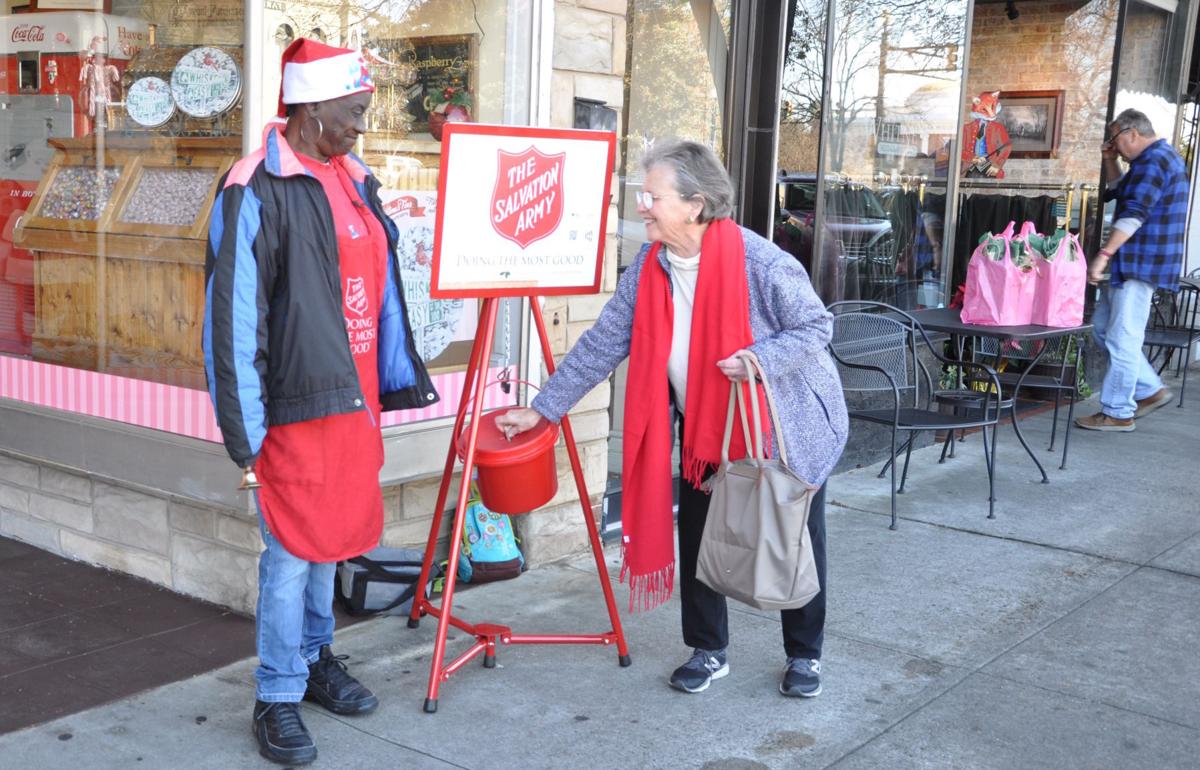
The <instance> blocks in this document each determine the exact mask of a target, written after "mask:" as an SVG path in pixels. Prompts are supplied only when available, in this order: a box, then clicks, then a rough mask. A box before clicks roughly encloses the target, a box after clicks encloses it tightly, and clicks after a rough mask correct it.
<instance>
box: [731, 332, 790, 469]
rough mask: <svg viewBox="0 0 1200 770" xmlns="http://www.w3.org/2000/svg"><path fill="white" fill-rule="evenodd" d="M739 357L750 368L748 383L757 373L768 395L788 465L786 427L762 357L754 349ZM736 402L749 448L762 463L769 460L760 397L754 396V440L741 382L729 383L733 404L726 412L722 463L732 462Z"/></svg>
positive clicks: (781, 458) (772, 418)
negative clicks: (753, 439)
mask: <svg viewBox="0 0 1200 770" xmlns="http://www.w3.org/2000/svg"><path fill="white" fill-rule="evenodd" d="M738 358H739V360H741V362H742V365H743V366H744V367H745V368H746V380H747V382H749V383H751V384H753V383H754V380H755V377H756V376H757V378H758V381H759V383H760V384H761V385H762V389H763V393H764V394H765V395H766V397H767V413H768V414H769V415H770V416H771V424H772V426H773V427H774V429H775V438H776V440H777V441H778V442H779V459H780V460H782V461H783V464H784V465H788V458H787V446H786V444H785V443H784V438H783V426H782V425H781V424H780V422H779V410H778V409H777V408H776V406H775V396H774V394H773V393H772V391H771V385H770V383H769V382H768V381H767V373H766V372H765V371H764V370H763V368H762V363H760V362H759V360H758V356H756V355H754V354H753V353H751V352H750V351H745V352H743V353H742V354H741V355H740V356H738ZM735 404H736V405H737V411H738V416H739V417H740V418H741V423H742V432H743V435H744V436H745V437H746V449H747V451H749V452H750V453H751V456H752V457H753V458H754V459H755V460H756V461H757V462H758V463H759V464H760V465H761V464H762V462H763V461H764V460H766V459H767V451H766V443H765V440H764V438H763V435H762V416H761V414H760V412H759V406H758V398H757V397H754V398H751V399H750V411H751V413H752V414H753V423H754V438H755V439H756V441H755V442H753V443H751V440H750V438H751V437H750V428H749V426H748V425H747V414H746V404H745V401H744V397H743V395H742V387H741V383H737V382H731V383H729V407H728V409H727V411H726V414H725V435H724V438H723V439H722V441H721V464H722V465H728V464H729V440H730V438H731V437H732V434H733V412H734V405H735ZM789 467H790V466H789Z"/></svg>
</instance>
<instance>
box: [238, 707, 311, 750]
mask: <svg viewBox="0 0 1200 770" xmlns="http://www.w3.org/2000/svg"><path fill="white" fill-rule="evenodd" d="M253 729H254V737H255V738H257V739H258V753H259V754H262V755H263V756H264V757H266V758H267V759H269V760H271V761H272V762H278V763H279V764H281V765H307V764H308V763H309V762H312V761H313V760H314V759H316V758H317V746H316V744H315V743H313V739H312V736H311V735H309V734H308V728H306V727H305V726H304V720H303V719H301V718H300V704H299V703H266V702H264V701H255V702H254V724H253Z"/></svg>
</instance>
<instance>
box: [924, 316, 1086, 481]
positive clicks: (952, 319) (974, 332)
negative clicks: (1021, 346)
mask: <svg viewBox="0 0 1200 770" xmlns="http://www.w3.org/2000/svg"><path fill="white" fill-rule="evenodd" d="M911 315H912V317H913V318H915V319H917V321H918V322H920V324H921V326H923V327H925V330H926V331H930V332H941V333H943V334H949V335H951V336H952V337H954V338H955V339H956V341H957V342H956V347H957V349H958V351H959V354H960V357H961V353H962V350H963V344H962V341H963V340H964V339H966V338H967V337H989V338H992V339H995V340H998V341H999V342H1000V344H999V345H997V350H998V352H997V354H996V361H995V363H994V365H993V368H998V367H999V365H1000V362H1001V361H1002V360H1003V358H1004V342H1005V341H1009V340H1011V341H1015V342H1039V341H1043V342H1048V341H1051V340H1056V339H1061V338H1063V337H1069V336H1074V335H1078V334H1083V333H1086V332H1089V331H1091V329H1092V325H1091V324H1090V323H1084V324H1080V325H1079V326H1068V327H1058V326H1040V325H1038V324H1028V325H1025V326H983V325H981V324H971V323H965V322H964V321H963V320H962V318H961V316H960V314H959V310H958V309H956V308H944V307H943V308H929V309H926V310H914V311H912V312H911ZM1047 347H1048V346H1046V345H1043V346H1041V348H1040V349H1039V350H1038V351H1037V352H1036V353H1035V354H1034V356H1033V358H1032V359H1030V361H1029V365H1028V366H1026V367H1025V371H1023V372H1022V373H1021V375H1020V377H1018V379H1017V381H1016V384H1014V385H1013V390H1012V399H1013V410H1012V412H1013V414H1012V426H1013V432H1014V433H1016V434H1017V440H1018V441H1020V442H1021V446H1022V447H1024V449H1025V453H1026V454H1028V455H1029V457H1030V459H1032V460H1033V464H1034V465H1036V466H1037V469H1038V470H1039V471H1040V472H1041V474H1042V483H1043V484H1049V483H1050V477H1049V476H1047V475H1046V469H1045V468H1043V467H1042V463H1041V462H1040V461H1039V460H1038V459H1037V456H1036V455H1035V454H1034V453H1033V450H1032V449H1030V448H1029V443H1028V442H1026V441H1025V437H1024V436H1023V435H1021V426H1020V425H1019V424H1018V420H1017V410H1016V401H1017V395H1018V394H1019V393H1020V391H1021V386H1022V385H1024V384H1025V379H1026V377H1028V376H1029V373H1030V372H1032V371H1033V368H1034V367H1035V366H1036V365H1037V363H1038V361H1039V360H1040V359H1041V357H1042V355H1043V354H1044V353H1045V352H1046V348H1047ZM1076 365H1077V366H1078V364H1076ZM1070 431H1071V426H1070V425H1067V434H1066V437H1064V439H1063V441H1064V446H1063V466H1064V467H1065V466H1066V462H1067V443H1066V442H1069V441H1070V438H1069V437H1070V435H1071V433H1070Z"/></svg>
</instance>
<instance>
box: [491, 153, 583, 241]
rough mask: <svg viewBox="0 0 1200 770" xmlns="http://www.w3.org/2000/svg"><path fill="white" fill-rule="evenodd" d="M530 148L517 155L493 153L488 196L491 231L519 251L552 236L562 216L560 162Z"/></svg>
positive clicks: (561, 169) (561, 174) (560, 160)
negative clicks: (494, 161) (492, 186)
mask: <svg viewBox="0 0 1200 770" xmlns="http://www.w3.org/2000/svg"><path fill="white" fill-rule="evenodd" d="M566 157H567V154H566V153H565V152H564V153H559V154H558V155H546V154H545V153H541V152H538V151H537V150H536V149H534V148H533V147H530V148H529V149H528V150H525V151H524V152H520V153H511V152H505V151H504V150H498V151H497V169H496V187H495V189H494V190H493V192H492V211H491V219H492V228H493V229H494V230H495V231H496V232H497V233H499V234H500V235H501V237H504V238H507V239H508V240H510V241H512V242H513V243H515V244H517V245H518V246H520V247H521V248H522V249H524V248H527V247H528V246H529V244H531V243H533V242H534V241H539V240H541V239H542V238H545V237H546V236H548V235H550V234H551V233H553V232H554V231H555V230H556V229H558V226H559V224H561V223H562V216H563V161H564V159H565V158H566Z"/></svg>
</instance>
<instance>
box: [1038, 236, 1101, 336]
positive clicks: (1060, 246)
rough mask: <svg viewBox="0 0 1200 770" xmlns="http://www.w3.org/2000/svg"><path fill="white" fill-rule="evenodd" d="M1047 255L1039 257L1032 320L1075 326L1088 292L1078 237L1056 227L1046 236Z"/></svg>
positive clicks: (1081, 314)
mask: <svg viewBox="0 0 1200 770" xmlns="http://www.w3.org/2000/svg"><path fill="white" fill-rule="evenodd" d="M1046 245H1047V248H1046V254H1045V257H1044V258H1040V259H1038V263H1039V264H1038V280H1037V292H1036V293H1035V295H1034V299H1033V321H1032V322H1033V323H1035V324H1041V325H1043V326H1078V325H1079V324H1081V323H1083V301H1084V296H1085V295H1086V293H1087V269H1088V268H1087V260H1086V259H1084V255H1083V249H1082V248H1081V247H1080V245H1079V239H1078V238H1077V237H1076V236H1075V235H1073V234H1071V233H1068V232H1066V231H1065V230H1059V231H1058V232H1056V233H1055V234H1054V235H1053V236H1052V237H1051V238H1047V239H1046Z"/></svg>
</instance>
